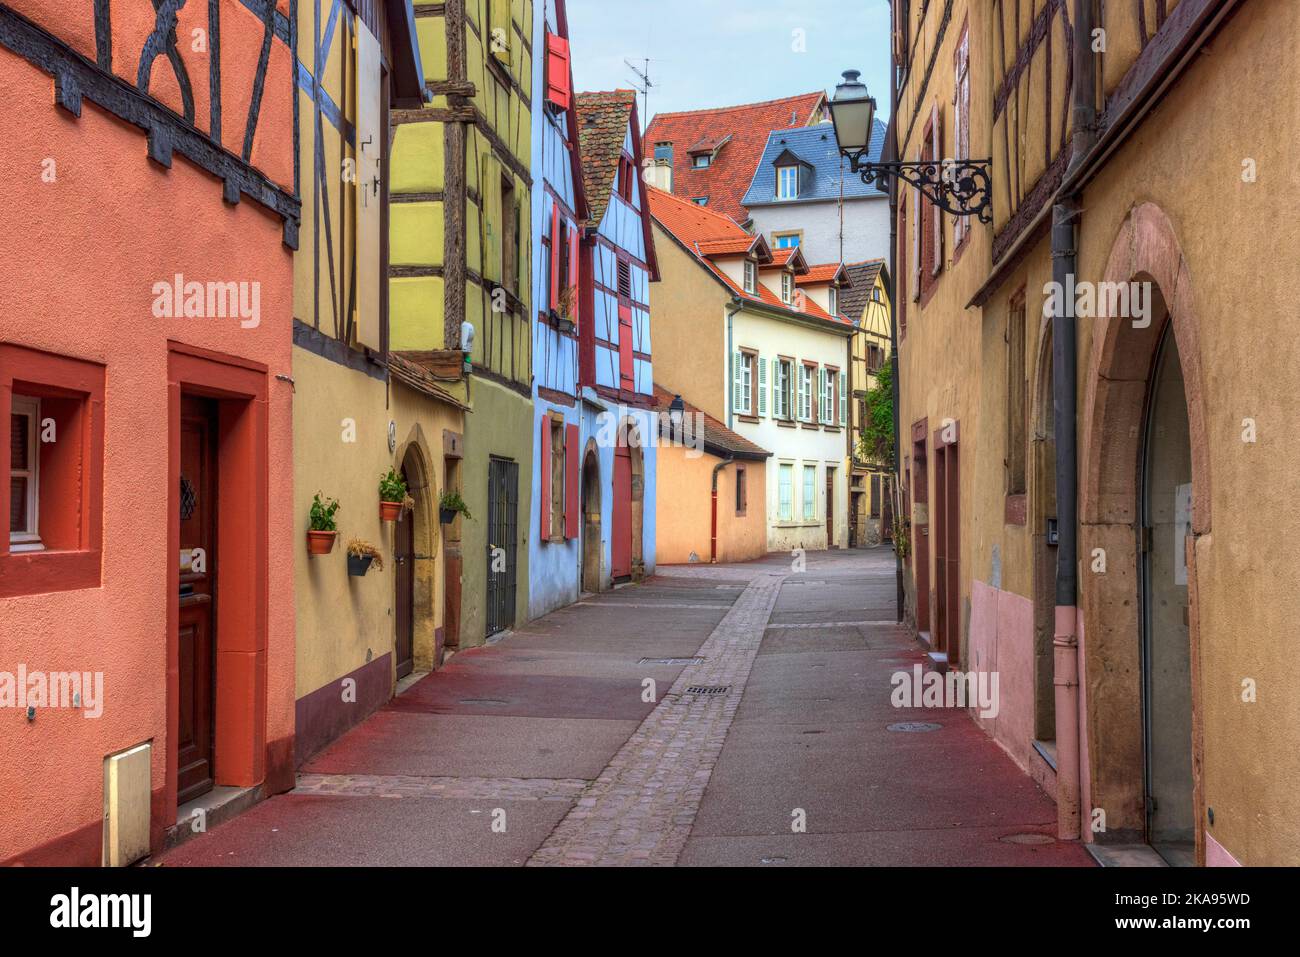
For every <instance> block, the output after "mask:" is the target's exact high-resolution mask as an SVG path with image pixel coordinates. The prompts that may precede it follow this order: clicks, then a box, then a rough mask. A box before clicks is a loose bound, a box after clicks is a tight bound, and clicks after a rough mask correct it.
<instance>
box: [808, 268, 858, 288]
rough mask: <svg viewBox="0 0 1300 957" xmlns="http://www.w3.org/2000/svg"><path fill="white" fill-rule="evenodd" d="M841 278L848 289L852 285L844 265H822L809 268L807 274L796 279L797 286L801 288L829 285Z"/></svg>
mask: <svg viewBox="0 0 1300 957" xmlns="http://www.w3.org/2000/svg"><path fill="white" fill-rule="evenodd" d="M841 278H842V279H843V280H844V285H845V287H847V286H848V285H849V284H850V278H849V275H848V270H847V269H845V268H844V264H843V263H821V264H819V265H816V266H809V267H808V271H807V272H806V273H804V274H803V275H802V276H798V277H796V278H795V284H796V285H799V286H820V285H829V284H830V283H833V282H835V280H836V279H841Z"/></svg>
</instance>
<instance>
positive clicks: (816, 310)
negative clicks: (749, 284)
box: [648, 187, 852, 326]
mask: <svg viewBox="0 0 1300 957" xmlns="http://www.w3.org/2000/svg"><path fill="white" fill-rule="evenodd" d="M648 192H649V194H650V213H651V215H652V216H654V218H655V221H656V222H658V223H659V225H660V226H661V227H662V228H663V229H664V230H665V231H667V232H668V234H669V235H670V236H672V237H673V238H674V239H675V240H677V243H678V245H680V246H681V247H682V249H684V250H685V251H686V252H687V253H688V254H690V255H692V256H694V257H695V259H696V260H697V261H698V262H699V263H700V265H701V266H702V267H703V268H704V269H706V270H708V272H709V273H710V274H711V275H712V276H713V277H714V279H716V280H717V281H718V282H719V283H721V284H722V285H723V286H725V287H726V288H727V290H728V291H729V292H730V293H731V294H732V295H733V296H735V297H736V298H737V299H743V300H745V301H748V302H753V303H758V304H761V305H764V306H768V307H770V308H773V309H776V310H779V311H781V312H784V313H787V314H789V315H792V316H799V317H803V318H812V319H824V320H826V321H828V322H833V323H835V324H836V325H841V326H843V325H852V323H849V322H848V321H847V320H845V319H844V318H843V317H841V316H832V315H831V314H830V313H828V312H827V311H826V310H825V309H823V308H822V307H821V306H819V305H817V303H815V302H813V301H812V299H810V298H809V297H807V296H803V297H801V298H802V302H803V308H802V309H800V308H799V307H798V306H796V305H787V304H786V303H784V302H782V301H781V297H780V296H778V295H777V294H776V293H774V292H773V291H772V290H771V289H768V288H767V286H766V285H764V284H763V283H762V282H761V281H760V282H759V283H758V291H757V292H752V293H750V292H746V291H745V290H744V289H742V288H741V287H740V286H739V285H737V284H736V282H735V280H733V279H732V278H731V277H730V276H728V275H727V274H726V273H725V272H724V271H723V270H722V269H721V268H720V267H719V265H718V264H717V263H716V262H715V261H714V259H715V258H716V257H725V256H736V255H741V254H743V253H744V252H745V251H746V250H747V249H750V248H754V249H755V251H756V252H758V253H760V254H761V253H762V251H763V250H766V249H767V244H766V242H762V245H761V246H758V245H757V244H758V243H759V242H761V241H762V236H755V235H751V234H750V233H747V232H745V230H743V229H741V228H740V226H738V225H737V224H736V222H735V220H733V219H731V217H729V216H722V215H719V214H718V213H715V212H711V211H710V210H707V209H704V208H703V207H700V206H696V205H695V204H694V203H691V202H688V201H687V200H684V199H680V198H678V197H676V196H673V195H672V194H671V193H665V192H664V191H663V190H660V189H654V188H653V187H652V188H650V189H649V190H648ZM775 253H776V254H779V255H781V256H783V257H784V261H785V262H789V261H790V260H791V259H795V260H796V262H797V264H798V267H802V268H807V264H806V263H804V261H803V254H802V253H800V252H799V249H798V248H797V247H792V248H790V249H788V250H787V249H780V250H776V251H775ZM796 254H797V255H796ZM798 267H796V268H798Z"/></svg>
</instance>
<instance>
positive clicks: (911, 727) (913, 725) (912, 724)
mask: <svg viewBox="0 0 1300 957" xmlns="http://www.w3.org/2000/svg"><path fill="white" fill-rule="evenodd" d="M942 727H943V725H941V724H935V723H934V722H933V721H900V722H898V723H897V724H891V725H890V726H889V730H890V731H904V732H907V733H909V734H917V733H920V732H922V731H938V730H939V729H940V728H942Z"/></svg>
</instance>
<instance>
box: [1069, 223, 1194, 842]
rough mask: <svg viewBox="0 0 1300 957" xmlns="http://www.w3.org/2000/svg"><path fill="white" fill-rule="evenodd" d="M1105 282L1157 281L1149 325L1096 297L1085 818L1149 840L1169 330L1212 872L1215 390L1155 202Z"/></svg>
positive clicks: (1084, 510) (1085, 517)
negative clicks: (1147, 674)
mask: <svg viewBox="0 0 1300 957" xmlns="http://www.w3.org/2000/svg"><path fill="white" fill-rule="evenodd" d="M1104 278H1105V281H1106V282H1108V283H1128V282H1149V283H1151V288H1152V289H1153V291H1154V292H1153V295H1152V302H1151V305H1152V310H1151V313H1150V318H1149V321H1147V322H1146V323H1145V324H1143V323H1141V322H1136V321H1135V320H1134V319H1132V318H1126V317H1119V316H1110V315H1106V314H1104V313H1105V312H1106V307H1107V305H1108V303H1106V302H1105V301H1104V300H1105V299H1106V297H1104V296H1098V300H1099V301H1101V304H1102V312H1103V315H1102V316H1101V317H1100V318H1098V319H1096V320H1093V321H1094V322H1095V323H1096V325H1095V332H1094V335H1093V339H1092V350H1091V353H1090V355H1089V357H1088V365H1087V371H1086V377H1085V379H1084V386H1085V394H1084V400H1083V405H1082V407H1081V408H1080V415H1081V418H1080V442H1079V445H1080V450H1081V463H1080V466H1081V467H1080V489H1079V508H1080V519H1079V520H1080V537H1079V544H1080V556H1079V557H1080V562H1081V568H1082V578H1081V580H1080V595H1081V606H1082V610H1083V617H1084V629H1083V635H1082V651H1081V654H1082V658H1083V672H1084V679H1083V694H1084V704H1085V706H1086V709H1087V711H1086V721H1085V723H1084V734H1085V735H1086V739H1085V743H1086V741H1093V742H1098V744H1099V746H1098V747H1096V748H1091V749H1089V750H1088V752H1087V753H1088V755H1089V758H1088V761H1087V762H1086V765H1085V768H1084V772H1083V773H1084V780H1083V785H1084V791H1083V795H1084V799H1085V800H1086V801H1089V802H1090V803H1089V804H1088V805H1086V806H1085V812H1086V811H1087V810H1088V809H1089V808H1103V809H1105V812H1106V817H1107V827H1106V832H1105V835H1104V837H1103V836H1102V835H1098V838H1099V839H1104V840H1107V841H1108V842H1116V843H1121V842H1142V841H1144V840H1145V839H1146V797H1145V793H1146V792H1145V786H1144V773H1145V760H1146V757H1145V751H1144V733H1143V688H1142V681H1143V666H1142V661H1141V648H1140V635H1141V634H1142V633H1143V632H1142V621H1141V614H1142V595H1141V591H1140V587H1139V585H1140V541H1139V535H1140V523H1141V514H1140V508H1139V500H1140V494H1141V491H1142V481H1141V474H1142V457H1143V455H1144V434H1145V425H1146V420H1147V406H1148V402H1149V399H1150V396H1151V395H1152V379H1153V374H1154V370H1155V368H1156V359H1157V355H1158V350H1159V347H1160V343H1161V337H1162V335H1163V334H1164V333H1165V331H1166V328H1169V329H1171V334H1172V336H1173V339H1174V342H1175V343H1176V346H1177V355H1178V361H1179V368H1180V370H1181V372H1182V381H1183V387H1184V393H1185V397H1186V406H1187V410H1186V411H1187V427H1188V433H1189V443H1190V449H1191V456H1190V458H1191V477H1192V482H1191V484H1192V499H1193V502H1192V508H1191V517H1190V534H1189V535H1188V538H1187V545H1186V553H1187V581H1188V585H1189V588H1188V598H1187V601H1188V641H1189V652H1188V653H1189V656H1190V671H1191V681H1190V688H1191V702H1190V710H1191V731H1192V734H1191V738H1192V740H1191V774H1192V795H1193V797H1192V805H1193V820H1194V821H1196V822H1197V824H1196V827H1195V842H1196V845H1195V853H1196V860H1197V862H1198V863H1204V860H1205V846H1204V845H1205V830H1204V826H1203V823H1202V822H1203V821H1204V819H1205V802H1204V795H1203V788H1202V778H1201V764H1202V744H1201V739H1202V735H1201V709H1200V700H1199V698H1200V696H1199V686H1200V653H1199V607H1198V601H1197V590H1196V566H1195V558H1196V551H1197V548H1198V547H1200V546H1199V545H1198V542H1199V541H1200V540H1201V539H1206V541H1205V543H1204V544H1208V536H1209V534H1210V471H1209V454H1208V441H1207V436H1206V410H1205V390H1204V385H1203V381H1204V380H1203V377H1202V373H1201V361H1200V356H1201V350H1200V345H1199V335H1198V317H1197V313H1196V302H1195V297H1194V294H1193V286H1192V277H1191V273H1190V270H1189V268H1188V265H1187V262H1186V260H1185V259H1184V257H1183V255H1182V252H1181V248H1180V245H1179V243H1178V239H1177V236H1176V234H1175V232H1174V229H1173V226H1172V224H1171V223H1170V222H1169V219H1168V217H1167V216H1165V214H1164V212H1163V211H1162V210H1161V209H1160V208H1159V207H1158V206H1156V205H1154V204H1151V203H1145V204H1142V205H1140V206H1137V207H1135V208H1134V209H1133V210H1132V211H1131V212H1130V213H1129V216H1128V218H1127V219H1126V220H1125V222H1124V224H1123V226H1122V228H1121V229H1120V231H1119V234H1118V236H1117V237H1116V239H1115V242H1114V244H1113V245H1112V247H1111V252H1110V257H1109V260H1108V262H1107V264H1106V271H1105V276H1104ZM1099 563H1101V564H1099ZM1099 569H1104V572H1103V571H1099ZM1103 742H1104V746H1103V745H1102V743H1103ZM1087 819H1088V816H1087V814H1086V813H1085V818H1084V820H1085V822H1086V821H1087ZM1085 826H1086V823H1085Z"/></svg>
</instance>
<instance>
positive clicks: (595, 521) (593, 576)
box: [582, 439, 603, 593]
mask: <svg viewBox="0 0 1300 957" xmlns="http://www.w3.org/2000/svg"><path fill="white" fill-rule="evenodd" d="M600 508H601V495H600V451H599V449H598V448H597V446H596V440H595V439H588V440H587V450H586V452H585V453H584V454H583V456H582V590H583V591H584V592H592V593H595V592H598V591H600V590H601V579H600V557H601V546H602V544H603V543H602V541H601V522H600Z"/></svg>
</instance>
